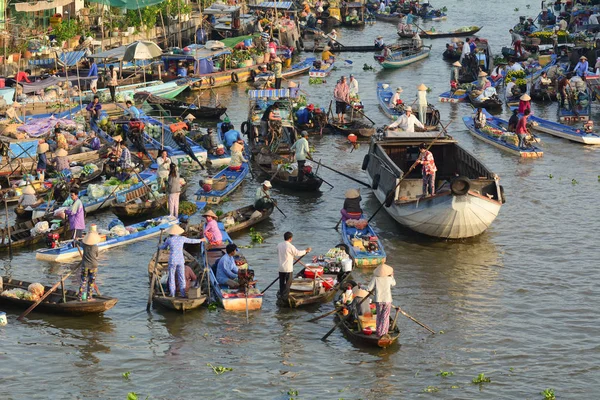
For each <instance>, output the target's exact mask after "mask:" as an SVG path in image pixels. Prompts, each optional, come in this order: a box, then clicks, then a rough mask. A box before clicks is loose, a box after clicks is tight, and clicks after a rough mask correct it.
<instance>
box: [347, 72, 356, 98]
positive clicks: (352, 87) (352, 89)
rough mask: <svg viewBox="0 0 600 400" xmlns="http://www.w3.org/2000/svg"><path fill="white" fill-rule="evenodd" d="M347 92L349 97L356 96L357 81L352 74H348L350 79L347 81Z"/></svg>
mask: <svg viewBox="0 0 600 400" xmlns="http://www.w3.org/2000/svg"><path fill="white" fill-rule="evenodd" d="M348 93H349V95H350V97H358V81H357V80H356V78H355V77H354V75H352V74H350V81H349V82H348Z"/></svg>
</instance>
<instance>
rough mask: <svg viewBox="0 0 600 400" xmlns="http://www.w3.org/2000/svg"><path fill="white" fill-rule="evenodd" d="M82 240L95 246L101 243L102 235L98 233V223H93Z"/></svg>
mask: <svg viewBox="0 0 600 400" xmlns="http://www.w3.org/2000/svg"><path fill="white" fill-rule="evenodd" d="M82 242H83V244H87V245H88V246H93V245H95V244H98V243H100V235H98V227H97V226H96V224H92V225H91V226H90V231H89V232H88V234H87V235H85V236H84V238H83V240H82Z"/></svg>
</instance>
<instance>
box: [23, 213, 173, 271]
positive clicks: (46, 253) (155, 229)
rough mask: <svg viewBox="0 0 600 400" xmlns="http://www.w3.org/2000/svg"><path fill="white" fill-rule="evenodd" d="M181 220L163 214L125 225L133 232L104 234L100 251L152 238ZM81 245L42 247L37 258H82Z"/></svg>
mask: <svg viewBox="0 0 600 400" xmlns="http://www.w3.org/2000/svg"><path fill="white" fill-rule="evenodd" d="M178 223H179V220H178V219H177V218H175V217H170V216H163V217H158V218H153V219H149V220H147V221H143V222H139V223H137V224H133V225H129V226H127V227H125V228H126V229H127V230H130V229H132V230H133V232H131V233H129V234H128V235H125V236H113V237H107V236H102V239H103V240H102V241H101V242H100V243H98V251H99V252H102V251H106V250H108V249H112V248H114V247H120V246H125V245H128V244H131V243H136V242H139V241H142V240H146V239H150V238H153V237H155V236H158V235H159V234H160V231H161V230H162V229H168V228H169V227H170V226H172V225H175V224H178ZM80 249H81V247H77V246H76V245H75V243H74V242H73V240H69V241H67V242H65V243H62V244H61V245H60V246H58V247H55V248H52V249H40V250H38V251H36V253H35V258H36V260H41V261H51V262H64V261H66V260H72V259H80V258H81V255H80V253H79V251H80Z"/></svg>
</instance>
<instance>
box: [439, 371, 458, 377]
mask: <svg viewBox="0 0 600 400" xmlns="http://www.w3.org/2000/svg"><path fill="white" fill-rule="evenodd" d="M452 375H454V372H451V371H442V370H440V373H439V374H438V376H441V377H442V378H447V377H449V376H452Z"/></svg>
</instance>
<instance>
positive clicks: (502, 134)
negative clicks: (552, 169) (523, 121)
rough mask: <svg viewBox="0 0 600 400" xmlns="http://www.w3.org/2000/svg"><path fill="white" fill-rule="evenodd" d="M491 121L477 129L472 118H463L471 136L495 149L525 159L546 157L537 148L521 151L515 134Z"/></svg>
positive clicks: (491, 119)
mask: <svg viewBox="0 0 600 400" xmlns="http://www.w3.org/2000/svg"><path fill="white" fill-rule="evenodd" d="M490 117H492V116H490ZM489 120H490V121H489V122H488V123H487V124H486V126H485V127H483V128H476V127H475V122H474V121H473V118H472V117H463V122H464V123H465V125H466V126H467V129H468V130H469V133H470V134H471V135H473V136H475V137H476V138H478V139H480V140H482V141H484V142H486V143H488V144H491V145H492V146H494V147H497V148H499V149H501V150H504V151H506V152H507V153H510V154H513V155H516V156H519V157H524V158H536V157H542V156H543V155H544V152H543V151H542V150H540V149H539V148H538V147H536V146H532V147H530V148H527V149H520V148H519V139H518V138H517V137H516V135H515V134H513V133H510V132H508V131H507V130H506V129H504V128H503V127H501V126H499V125H496V124H493V122H492V121H493V118H489Z"/></svg>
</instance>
